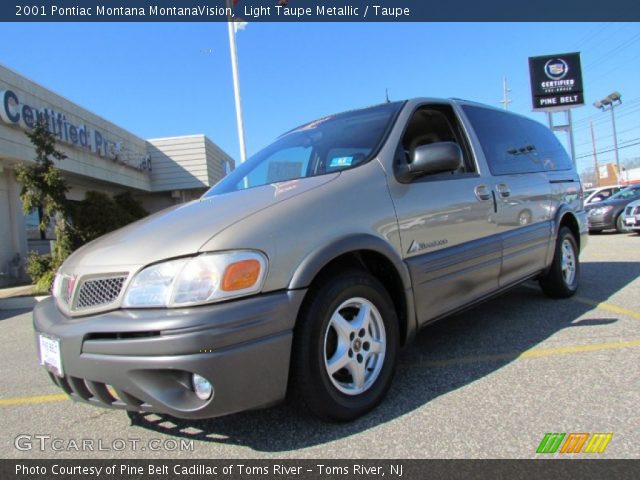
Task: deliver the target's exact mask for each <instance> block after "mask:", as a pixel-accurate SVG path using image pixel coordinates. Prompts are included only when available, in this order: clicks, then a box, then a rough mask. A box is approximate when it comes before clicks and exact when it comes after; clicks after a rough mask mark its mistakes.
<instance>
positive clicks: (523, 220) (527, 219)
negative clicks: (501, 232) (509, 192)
mask: <svg viewBox="0 0 640 480" xmlns="http://www.w3.org/2000/svg"><path fill="white" fill-rule="evenodd" d="M531 219H532V216H531V212H530V211H529V210H523V211H521V212H520V214H519V215H518V225H529V224H530V223H531Z"/></svg>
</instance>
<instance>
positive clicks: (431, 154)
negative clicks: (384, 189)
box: [397, 142, 462, 183]
mask: <svg viewBox="0 0 640 480" xmlns="http://www.w3.org/2000/svg"><path fill="white" fill-rule="evenodd" d="M461 166H462V150H460V146H459V145H458V144H457V143H455V142H438V143H430V144H429V145H421V146H419V147H416V149H415V150H414V151H413V159H412V162H411V163H408V164H405V165H402V166H401V167H400V171H399V172H398V175H397V177H398V181H399V182H401V183H409V182H411V181H412V180H414V179H416V178H418V177H421V176H423V175H430V174H434V173H444V172H453V171H454V170H457V169H459V168H460V167H461Z"/></svg>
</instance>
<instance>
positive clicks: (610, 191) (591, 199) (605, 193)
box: [584, 185, 624, 205]
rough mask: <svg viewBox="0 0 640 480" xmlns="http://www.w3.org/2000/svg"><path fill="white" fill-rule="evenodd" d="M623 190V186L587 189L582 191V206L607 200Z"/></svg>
mask: <svg viewBox="0 0 640 480" xmlns="http://www.w3.org/2000/svg"><path fill="white" fill-rule="evenodd" d="M623 188H624V186H623V185H610V186H608V187H596V188H589V189H587V190H585V191H584V204H585V205H589V204H590V203H597V202H601V201H603V200H608V199H609V198H610V197H611V196H612V195H615V194H616V193H618V192H619V191H620V190H622V189H623Z"/></svg>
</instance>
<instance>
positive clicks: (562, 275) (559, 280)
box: [540, 227, 580, 298]
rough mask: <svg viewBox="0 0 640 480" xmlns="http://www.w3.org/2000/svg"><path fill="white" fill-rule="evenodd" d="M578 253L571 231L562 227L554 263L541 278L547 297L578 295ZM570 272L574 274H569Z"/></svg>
mask: <svg viewBox="0 0 640 480" xmlns="http://www.w3.org/2000/svg"><path fill="white" fill-rule="evenodd" d="M569 250H570V251H569ZM578 253H579V252H578V244H577V242H576V239H575V237H574V236H573V233H572V232H571V230H569V229H568V228H567V227H560V231H559V232H558V238H557V239H556V246H555V252H554V254H553V262H552V263H551V267H550V268H549V271H548V272H547V273H546V274H545V275H544V276H543V277H542V278H540V287H542V291H543V292H544V294H545V295H547V296H549V297H551V298H568V297H571V296H572V295H573V294H574V293H576V291H577V290H578V279H579V277H580V261H579V259H578ZM563 256H565V262H563ZM563 264H564V266H563ZM570 270H571V271H572V274H569V271H570Z"/></svg>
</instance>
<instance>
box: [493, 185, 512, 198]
mask: <svg viewBox="0 0 640 480" xmlns="http://www.w3.org/2000/svg"><path fill="white" fill-rule="evenodd" d="M496 192H498V196H499V197H500V198H507V197H508V196H509V195H511V190H510V189H509V186H508V185H507V184H506V183H499V184H497V185H496Z"/></svg>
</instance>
